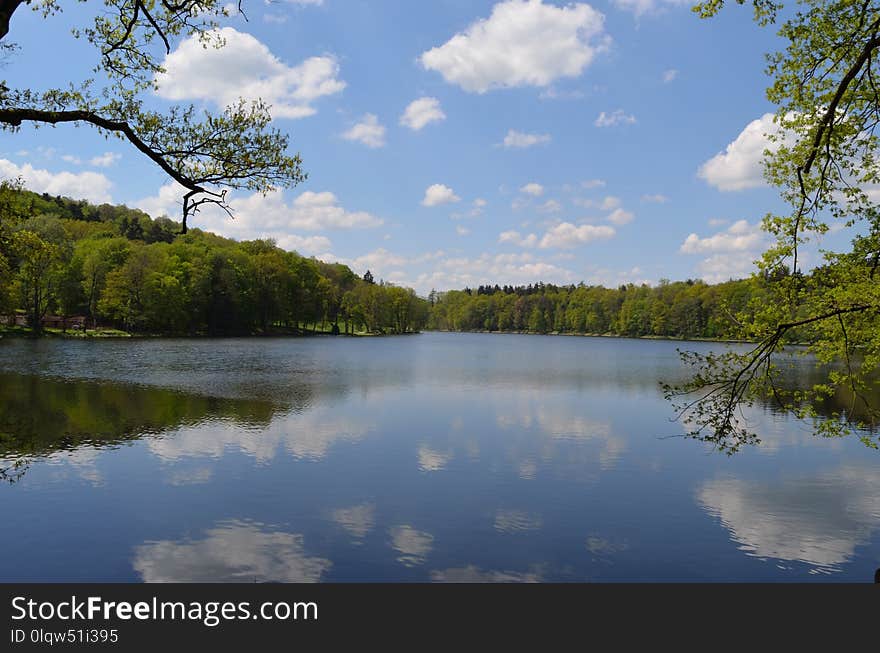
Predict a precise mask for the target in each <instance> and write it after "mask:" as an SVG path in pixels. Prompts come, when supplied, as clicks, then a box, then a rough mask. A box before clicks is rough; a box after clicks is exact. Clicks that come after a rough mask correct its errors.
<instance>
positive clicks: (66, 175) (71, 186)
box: [0, 159, 113, 204]
mask: <svg viewBox="0 0 880 653" xmlns="http://www.w3.org/2000/svg"><path fill="white" fill-rule="evenodd" d="M0 176H2V177H5V178H7V179H16V178H18V177H21V180H22V181H23V182H24V185H25V186H26V187H27V188H28V189H30V190H32V191H34V192H35V193H49V194H50V195H63V196H66V197H73V198H75V199H86V200H88V201H90V202H92V203H94V204H104V203H110V202H111V201H112V200H111V198H110V188H111V187H112V186H113V184H112V183H111V182H110V180H109V179H107V177H105V176H104V175H103V174H101V173H98V172H68V171H63V172H49V171H48V170H45V169H41V168H34V167H33V166H32V165H31V164H30V163H25V164H24V165H21V166H20V165H18V164H16V163H13V162H12V161H9V160H7V159H0Z"/></svg>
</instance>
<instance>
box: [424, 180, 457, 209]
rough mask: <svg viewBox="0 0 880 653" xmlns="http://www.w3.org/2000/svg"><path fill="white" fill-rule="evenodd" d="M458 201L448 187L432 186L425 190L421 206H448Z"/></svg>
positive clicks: (441, 185)
mask: <svg viewBox="0 0 880 653" xmlns="http://www.w3.org/2000/svg"><path fill="white" fill-rule="evenodd" d="M459 200H461V198H460V197H459V196H458V195H456V194H455V193H454V192H453V191H452V189H451V188H450V187H449V186H445V185H443V184H432V185H430V186H428V188H427V189H426V190H425V197H424V199H423V200H422V206H440V205H441V204H450V203H452V202H458V201H459Z"/></svg>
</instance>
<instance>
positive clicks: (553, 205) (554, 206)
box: [538, 200, 562, 213]
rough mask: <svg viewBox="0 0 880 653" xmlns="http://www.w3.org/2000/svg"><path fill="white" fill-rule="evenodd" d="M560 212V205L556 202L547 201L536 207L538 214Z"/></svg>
mask: <svg viewBox="0 0 880 653" xmlns="http://www.w3.org/2000/svg"><path fill="white" fill-rule="evenodd" d="M561 210H562V204H560V203H559V202H557V201H556V200H547V201H546V202H544V203H543V204H541V205H540V206H539V207H538V212H539V213H559V212H560V211H561Z"/></svg>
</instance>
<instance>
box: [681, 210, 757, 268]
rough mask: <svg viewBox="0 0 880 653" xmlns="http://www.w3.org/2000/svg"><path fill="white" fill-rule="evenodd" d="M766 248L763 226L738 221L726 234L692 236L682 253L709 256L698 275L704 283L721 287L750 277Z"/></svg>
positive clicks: (683, 244)
mask: <svg viewBox="0 0 880 653" xmlns="http://www.w3.org/2000/svg"><path fill="white" fill-rule="evenodd" d="M765 244H766V236H765V234H764V232H763V231H762V230H761V225H760V223H758V224H753V225H752V224H749V223H748V222H746V221H745V220H739V221H738V222H735V223H733V224H732V225H730V227H728V228H727V229H726V230H725V231H721V232H718V233H716V234H713V235H712V236H707V237H706V238H700V236H698V235H697V234H695V233H692V234H690V235H689V236H688V237H687V238H686V239H685V241H684V243H682V245H681V247H680V248H679V251H680V252H681V253H683V254H709V255H710V256H708V258H705V259H703V260H702V261H700V263H698V264H697V272H698V273H699V274H700V276H701V278H702V279H703V280H704V281H707V282H708V283H719V282H721V281H727V280H728V279H738V278H742V277H746V276H748V275H749V274H750V273H751V272H752V271H753V269H754V261H755V259H757V258H758V256H759V255H760V251H761V249H763V247H764V246H765Z"/></svg>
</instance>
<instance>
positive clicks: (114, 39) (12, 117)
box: [0, 0, 306, 233]
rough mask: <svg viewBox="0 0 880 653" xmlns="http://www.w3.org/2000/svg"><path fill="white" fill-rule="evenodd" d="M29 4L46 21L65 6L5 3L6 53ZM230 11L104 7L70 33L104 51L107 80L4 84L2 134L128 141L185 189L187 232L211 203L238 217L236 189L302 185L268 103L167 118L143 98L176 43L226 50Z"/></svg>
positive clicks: (112, 1) (181, 3)
mask: <svg viewBox="0 0 880 653" xmlns="http://www.w3.org/2000/svg"><path fill="white" fill-rule="evenodd" d="M92 4H93V3H90V5H89V6H92ZM21 5H25V6H30V7H31V8H32V9H33V10H34V11H38V12H40V13H42V15H43V16H44V17H45V18H46V19H47V20H48V19H55V17H56V15H57V14H60V13H62V11H63V7H62V5H61V3H60V2H58V0H25V1H22V0H11V1H5V2H2V3H0V47H3V48H4V49H6V50H7V51H8V50H10V49H11V47H12V46H11V44H10V43H9V42H8V41H7V40H4V39H5V37H6V36H7V33H8V31H9V25H10V19H11V18H12V15H13V13H14V12H15V11H16V10H17V9H18V8H19V7H20V6H21ZM226 6H227V5H224V4H223V3H221V2H219V1H217V0H175V1H173V2H171V1H168V0H103V7H102V8H101V9H96V10H95V12H94V14H95V15H94V18H93V19H92V22H91V23H89V24H86V25H79V26H74V27H73V28H72V33H73V36H74V37H76V38H79V39H84V40H86V41H87V42H88V43H90V44H91V45H92V46H94V48H95V50H96V51H97V53H98V59H97V62H96V65H95V67H94V72H95V73H101V74H102V76H101V78H100V82H99V80H97V79H96V78H93V77H88V78H86V79H83V80H81V81H78V82H74V83H71V84H70V86H69V87H68V88H66V89H64V88H52V89H35V88H20V89H17V88H9V87H8V86H7V85H6V84H5V83H0V128H3V129H7V130H10V131H16V130H18V129H20V128H21V125H22V124H23V123H33V124H34V125H41V124H47V125H58V124H62V123H76V124H79V123H84V124H89V125H91V126H93V127H95V128H96V129H97V130H98V131H99V132H102V133H103V134H104V135H112V136H115V137H118V138H120V139H123V140H127V141H128V142H129V143H130V144H131V145H133V146H134V147H135V148H136V149H137V150H139V151H140V152H141V153H142V154H143V155H145V156H146V157H147V158H149V159H150V160H151V161H152V162H153V163H154V164H156V165H157V166H159V168H161V169H162V170H163V171H164V172H165V173H166V174H167V175H168V176H169V177H170V178H171V179H173V180H174V181H175V182H177V183H178V184H179V185H180V186H181V187H182V189H183V190H182V193H183V195H182V212H181V218H182V223H181V230H182V231H183V232H184V233H185V232H186V228H187V218H188V217H189V216H191V215H192V214H194V213H196V212H197V211H198V210H199V207H201V206H203V205H204V204H206V203H208V204H214V205H217V206H220V207H221V208H223V209H224V210H226V211H227V212H231V207H230V206H229V205H228V203H227V201H226V198H227V192H228V191H229V190H230V189H245V190H250V191H255V192H259V193H264V194H265V193H267V192H268V191H270V190H272V189H273V188H276V187H279V186H293V185H295V184H297V183H299V182H301V181H303V180H304V179H305V177H306V176H305V173H304V172H303V171H302V168H301V163H302V161H301V159H300V157H299V155H294V156H290V155H288V154H287V153H286V150H287V146H288V143H289V138H288V136H287V135H286V134H283V133H281V132H280V131H278V130H277V129H275V128H273V127H271V115H270V113H269V107H268V106H267V105H266V104H265V103H263V102H262V101H254V102H246V101H244V100H240V101H239V102H237V103H235V104H233V105H232V106H229V107H227V108H226V109H225V110H224V111H222V112H221V113H220V114H211V113H208V112H198V111H196V109H195V108H194V107H193V106H172V107H171V108H170V109H169V111H168V112H167V113H159V112H156V111H152V110H148V109H146V108H144V103H143V100H142V99H141V94H142V93H143V92H145V91H148V90H150V89H153V88H155V86H156V79H157V75H159V74H161V73H162V72H164V70H163V68H162V65H161V61H160V57H161V56H163V55H164V54H167V53H169V52H170V51H171V44H172V42H174V41H175V39H180V38H185V37H191V36H195V37H197V38H199V39H200V40H201V41H202V44H203V45H204V46H205V47H217V48H219V47H223V40H222V38H221V37H220V36H219V31H217V28H218V27H219V24H220V21H222V19H224V18H225V17H226V16H227V14H228V11H229V10H228V9H227V8H226Z"/></svg>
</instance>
